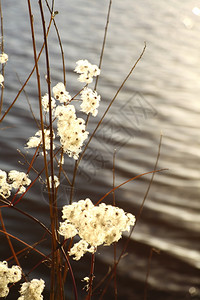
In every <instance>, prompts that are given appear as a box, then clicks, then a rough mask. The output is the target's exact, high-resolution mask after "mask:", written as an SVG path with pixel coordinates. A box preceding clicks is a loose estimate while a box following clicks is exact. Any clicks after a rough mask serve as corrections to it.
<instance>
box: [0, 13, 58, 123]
mask: <svg viewBox="0 0 200 300" xmlns="http://www.w3.org/2000/svg"><path fill="white" fill-rule="evenodd" d="M52 21H53V18H52V19H50V22H49V26H48V29H47V36H48V34H49V31H50V28H51V23H52ZM43 49H44V43H43V45H42V47H41V49H40V52H39V54H38V57H37V60H36V61H37V62H38V61H39V59H40V56H41V54H42V51H43ZM35 69H36V64H35V65H34V67H33V69H32V71H31V72H30V74H29V75H28V77H27V79H26V81H25V82H24V84H23V85H22V87H21V89H20V90H19V91H18V93H17V95H16V97H15V99H14V100H13V102H12V103H11V105H10V106H9V107H8V109H7V110H6V111H5V113H4V114H3V116H2V117H1V119H0V123H1V122H2V121H3V120H4V118H5V117H6V116H7V114H8V113H9V111H10V110H11V108H12V107H13V106H14V104H15V102H16V101H17V99H18V98H19V96H20V94H21V93H22V91H23V89H24V87H25V86H26V85H27V83H28V82H29V80H30V78H31V76H32V75H33V73H34V71H35Z"/></svg>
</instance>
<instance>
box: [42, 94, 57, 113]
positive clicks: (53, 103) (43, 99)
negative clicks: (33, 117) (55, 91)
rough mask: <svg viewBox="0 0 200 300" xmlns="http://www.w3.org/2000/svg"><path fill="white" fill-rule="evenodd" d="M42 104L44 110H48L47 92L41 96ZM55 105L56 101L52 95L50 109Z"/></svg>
mask: <svg viewBox="0 0 200 300" xmlns="http://www.w3.org/2000/svg"><path fill="white" fill-rule="evenodd" d="M42 106H43V109H44V111H46V112H48V111H49V95H48V94H45V95H44V96H43V97H42ZM55 107H56V101H55V99H54V98H53V97H51V109H52V110H53V109H55Z"/></svg>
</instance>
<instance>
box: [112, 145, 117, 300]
mask: <svg viewBox="0 0 200 300" xmlns="http://www.w3.org/2000/svg"><path fill="white" fill-rule="evenodd" d="M115 158H116V149H115V150H114V153H113V189H114V188H115ZM112 196H113V206H116V201H115V191H113V192H112ZM113 250H114V253H113V273H114V295H115V300H117V264H116V262H117V243H114V244H113Z"/></svg>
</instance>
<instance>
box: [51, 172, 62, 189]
mask: <svg viewBox="0 0 200 300" xmlns="http://www.w3.org/2000/svg"><path fill="white" fill-rule="evenodd" d="M53 183H54V187H55V188H57V187H58V186H59V184H60V181H59V179H58V177H57V176H56V175H54V180H53ZM49 185H50V188H51V186H52V179H51V176H49Z"/></svg>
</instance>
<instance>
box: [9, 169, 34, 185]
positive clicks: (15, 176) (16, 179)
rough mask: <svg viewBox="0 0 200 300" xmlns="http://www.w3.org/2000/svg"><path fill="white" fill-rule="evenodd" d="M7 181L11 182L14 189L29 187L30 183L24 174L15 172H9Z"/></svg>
mask: <svg viewBox="0 0 200 300" xmlns="http://www.w3.org/2000/svg"><path fill="white" fill-rule="evenodd" d="M8 180H9V181H10V182H11V185H12V187H13V188H14V189H18V188H20V187H21V186H24V185H29V184H30V183H31V180H30V179H29V178H28V175H27V174H26V173H24V172H18V171H15V170H12V171H10V172H9V174H8Z"/></svg>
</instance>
